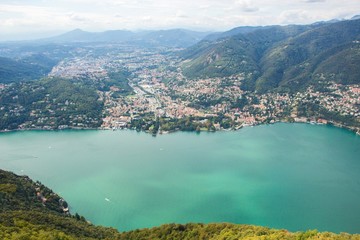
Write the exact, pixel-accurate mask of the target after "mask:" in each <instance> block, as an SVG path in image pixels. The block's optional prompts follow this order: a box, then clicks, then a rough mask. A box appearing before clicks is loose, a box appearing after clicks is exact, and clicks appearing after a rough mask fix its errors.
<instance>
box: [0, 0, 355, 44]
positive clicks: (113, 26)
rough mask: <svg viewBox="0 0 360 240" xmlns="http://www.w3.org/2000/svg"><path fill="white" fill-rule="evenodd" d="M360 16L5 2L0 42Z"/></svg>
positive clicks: (198, 2)
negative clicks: (79, 32) (80, 32)
mask: <svg viewBox="0 0 360 240" xmlns="http://www.w3.org/2000/svg"><path fill="white" fill-rule="evenodd" d="M357 14H360V0H343V1H339V0H290V1H289V0H273V1H272V0H0V40H20V39H35V38H39V37H45V36H53V35H56V34H59V33H64V32H66V31H70V30H73V29H76V28H80V29H82V30H85V31H93V32H99V31H105V30H120V29H121V30H123V29H127V30H134V31H136V30H158V29H171V28H185V29H191V30H197V31H226V30H229V29H231V28H234V27H239V26H263V25H287V24H309V23H313V22H317V21H327V20H331V19H344V18H345V19H347V18H351V17H352V16H354V15H357Z"/></svg>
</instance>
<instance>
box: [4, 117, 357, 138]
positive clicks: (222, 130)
mask: <svg viewBox="0 0 360 240" xmlns="http://www.w3.org/2000/svg"><path fill="white" fill-rule="evenodd" d="M277 123H303V124H310V125H326V126H333V127H336V128H339V129H344V130H347V131H350V132H352V133H354V134H355V135H356V136H360V128H356V127H351V126H345V125H343V124H341V123H337V122H331V121H328V122H327V123H319V122H316V121H284V119H282V120H278V121H274V122H271V123H265V122H264V123H255V124H242V125H240V126H234V127H232V128H228V129H224V128H221V129H216V130H211V131H205V130H200V131H187V130H181V129H178V130H173V131H161V130H159V131H158V132H157V133H156V134H154V133H151V132H150V131H146V130H140V131H138V132H144V133H147V134H152V135H153V136H156V135H162V134H169V133H176V132H195V133H201V132H229V131H239V130H241V129H242V128H244V127H255V126H262V125H273V124H277ZM67 130H75V131H86V130H99V131H102V130H103V131H109V130H111V131H118V130H120V131H121V130H131V131H137V130H136V129H132V128H126V127H124V128H115V129H114V128H104V127H98V128H86V127H68V128H63V129H55V128H22V129H12V130H8V129H5V130H0V133H12V132H22V131H54V132H62V131H67Z"/></svg>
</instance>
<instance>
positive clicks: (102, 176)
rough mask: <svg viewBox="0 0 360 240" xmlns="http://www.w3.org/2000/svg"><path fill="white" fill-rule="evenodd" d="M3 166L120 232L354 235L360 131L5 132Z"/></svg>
mask: <svg viewBox="0 0 360 240" xmlns="http://www.w3.org/2000/svg"><path fill="white" fill-rule="evenodd" d="M0 168H2V169H4V170H10V171H13V172H15V173H17V174H25V175H28V176H30V177H31V178H33V179H34V180H39V181H41V182H42V183H44V184H45V185H47V186H48V187H50V188H52V189H53V190H54V191H55V192H57V193H59V194H60V195H61V196H63V197H64V198H65V199H66V200H67V201H68V203H69V204H70V206H71V211H72V213H75V212H78V213H79V214H80V215H83V216H85V217H86V218H87V219H88V220H90V221H91V222H93V223H94V224H99V225H105V226H112V227H115V228H118V229H119V230H120V231H125V230H131V229H135V228H144V227H152V226H157V225H160V224H164V223H172V222H176V223H186V222H205V223H208V222H232V223H246V224H256V225H262V226H269V227H273V228H285V229H288V230H291V231H298V230H306V229H318V230H321V231H333V232H350V233H360V136H356V135H355V134H354V133H351V132H349V131H346V130H343V129H338V128H334V127H329V126H317V125H309V124H285V123H281V124H275V125H264V126H257V127H252V128H250V127H249V128H244V129H241V130H240V131H236V132H217V133H201V134H195V133H181V132H179V133H172V134H166V135H159V136H157V137H152V136H151V135H150V134H146V133H137V132H135V131H90V130H89V131H60V132H51V131H50V132H46V131H27V132H11V133H2V134H0Z"/></svg>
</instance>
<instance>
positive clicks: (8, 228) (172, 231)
mask: <svg viewBox="0 0 360 240" xmlns="http://www.w3.org/2000/svg"><path fill="white" fill-rule="evenodd" d="M44 199H46V200H45V201H44ZM60 199H61V197H60V196H58V195H57V194H55V193H54V192H53V191H52V190H51V189H49V188H47V187H46V186H44V185H42V184H41V183H40V182H33V181H32V180H31V179H29V178H28V177H26V176H17V175H15V174H13V173H10V172H6V171H3V170H0V203H1V204H0V239H4V240H7V239H8V240H10V239H46V240H52V239H54V240H55V239H66V240H73V239H85V240H86V239H360V235H359V234H353V235H352V234H347V233H341V234H334V233H329V232H323V233H320V232H318V231H316V230H310V231H306V232H296V233H292V232H289V231H286V230H275V229H270V228H267V227H258V226H251V225H238V224H230V223H213V224H201V223H189V224H166V225H162V226H160V227H154V228H150V229H140V230H133V231H129V232H123V233H121V232H118V231H117V230H115V229H113V228H106V227H101V226H94V225H92V224H91V223H89V222H87V221H86V220H85V218H84V217H82V216H79V215H78V214H77V213H76V214H75V215H71V214H69V213H68V212H66V211H64V207H66V205H67V204H66V202H65V201H64V200H62V201H61V200H60Z"/></svg>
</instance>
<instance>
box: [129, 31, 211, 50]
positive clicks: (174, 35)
mask: <svg viewBox="0 0 360 240" xmlns="http://www.w3.org/2000/svg"><path fill="white" fill-rule="evenodd" d="M207 35H208V33H207V32H195V31H190V30H185V29H170V30H160V31H150V32H148V33H146V34H145V35H142V34H141V33H138V34H137V36H136V37H135V38H133V41H134V42H135V43H138V44H140V45H142V44H143V45H148V46H164V47H189V46H191V45H193V44H195V43H197V42H199V41H201V40H202V39H203V38H204V37H205V36H207Z"/></svg>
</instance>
